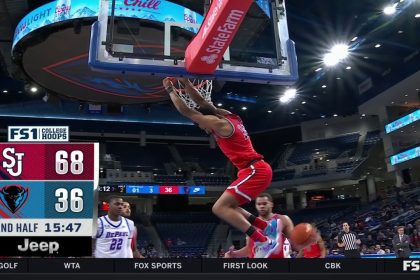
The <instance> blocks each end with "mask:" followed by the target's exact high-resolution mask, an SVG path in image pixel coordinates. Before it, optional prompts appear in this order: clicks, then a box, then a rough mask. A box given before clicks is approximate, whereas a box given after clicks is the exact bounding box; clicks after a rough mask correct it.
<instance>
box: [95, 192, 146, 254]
mask: <svg viewBox="0 0 420 280" xmlns="http://www.w3.org/2000/svg"><path fill="white" fill-rule="evenodd" d="M108 203H109V210H108V214H107V215H106V216H102V217H99V219H98V229H97V233H96V238H95V239H93V247H94V256H95V257H96V258H133V257H136V258H139V257H142V256H141V255H140V253H139V252H138V250H137V249H135V250H134V249H133V248H132V239H133V238H134V234H135V226H134V222H133V221H132V220H129V219H127V218H124V217H122V214H123V205H124V202H123V199H122V198H121V197H117V196H111V197H110V198H109V200H108Z"/></svg>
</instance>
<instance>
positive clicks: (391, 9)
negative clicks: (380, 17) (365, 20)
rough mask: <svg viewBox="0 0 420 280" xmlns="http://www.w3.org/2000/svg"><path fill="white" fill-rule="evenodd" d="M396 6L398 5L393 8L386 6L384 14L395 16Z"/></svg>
mask: <svg viewBox="0 0 420 280" xmlns="http://www.w3.org/2000/svg"><path fill="white" fill-rule="evenodd" d="M396 5H397V4H394V5H392V6H386V7H385V8H384V14H386V15H393V14H395V12H396V8H395V7H396Z"/></svg>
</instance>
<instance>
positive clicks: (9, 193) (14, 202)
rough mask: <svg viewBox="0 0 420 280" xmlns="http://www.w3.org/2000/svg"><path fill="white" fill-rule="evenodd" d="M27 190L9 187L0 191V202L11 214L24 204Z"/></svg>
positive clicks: (20, 187)
mask: <svg viewBox="0 0 420 280" xmlns="http://www.w3.org/2000/svg"><path fill="white" fill-rule="evenodd" d="M28 196H29V189H28V188H24V187H22V186H18V185H9V186H5V187H3V188H1V189H0V201H1V202H2V203H3V205H4V206H6V207H7V209H9V210H10V212H12V213H13V214H14V213H16V212H17V211H18V210H19V209H20V208H22V206H23V205H24V204H25V202H26V200H27V199H28Z"/></svg>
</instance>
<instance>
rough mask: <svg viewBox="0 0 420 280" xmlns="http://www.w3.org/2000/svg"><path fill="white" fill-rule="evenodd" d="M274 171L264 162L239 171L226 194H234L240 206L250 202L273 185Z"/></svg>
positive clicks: (261, 161) (258, 162)
mask: <svg viewBox="0 0 420 280" xmlns="http://www.w3.org/2000/svg"><path fill="white" fill-rule="evenodd" d="M272 177H273V171H272V169H271V166H270V165H269V164H268V163H266V162H265V161H264V160H260V161H257V162H256V163H253V164H251V165H250V166H249V167H246V168H244V169H241V170H239V172H238V179H236V180H235V181H234V182H233V183H232V184H231V185H230V186H229V187H228V188H227V189H226V191H225V192H228V193H230V194H232V195H233V196H234V197H235V198H236V200H237V201H238V202H239V205H242V204H245V203H248V202H250V201H251V200H253V199H255V198H256V197H257V196H258V195H259V194H260V193H262V192H263V191H264V190H265V189H267V188H268V187H269V186H270V184H271V179H272Z"/></svg>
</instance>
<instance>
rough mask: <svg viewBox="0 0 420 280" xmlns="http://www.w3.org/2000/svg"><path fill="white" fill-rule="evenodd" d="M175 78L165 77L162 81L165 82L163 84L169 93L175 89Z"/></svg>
mask: <svg viewBox="0 0 420 280" xmlns="http://www.w3.org/2000/svg"><path fill="white" fill-rule="evenodd" d="M174 79H175V78H172V77H167V78H165V79H163V81H162V84H163V86H164V87H165V90H166V91H167V92H168V93H171V92H173V91H174V84H173V81H174Z"/></svg>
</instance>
